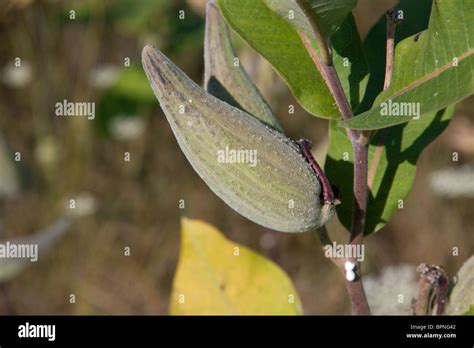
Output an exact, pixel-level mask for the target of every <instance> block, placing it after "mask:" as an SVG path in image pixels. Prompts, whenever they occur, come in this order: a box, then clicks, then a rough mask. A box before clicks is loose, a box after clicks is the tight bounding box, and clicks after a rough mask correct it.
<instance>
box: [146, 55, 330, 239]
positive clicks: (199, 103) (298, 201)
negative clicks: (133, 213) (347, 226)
mask: <svg viewBox="0 0 474 348" xmlns="http://www.w3.org/2000/svg"><path fill="white" fill-rule="evenodd" d="M142 64H143V67H144V70H145V72H146V75H147V77H148V79H149V80H150V83H151V87H152V89H153V91H154V93H155V95H156V97H157V99H158V101H159V102H160V105H161V108H162V109H163V111H164V113H165V115H166V118H167V120H168V122H169V124H170V126H171V128H172V130H173V133H174V135H175V137H176V139H177V141H178V144H179V146H180V147H181V150H182V151H183V152H184V154H185V156H186V158H187V159H188V161H189V162H190V163H191V165H192V166H193V168H194V170H195V171H196V172H197V173H198V174H199V176H200V177H201V178H202V179H203V180H204V181H205V182H206V184H207V185H208V186H209V187H210V188H211V190H212V191H214V193H215V194H217V195H218V196H219V197H220V198H221V199H222V200H224V202H226V203H227V204H228V205H229V206H230V207H231V208H233V209H235V210H236V211H237V212H238V213H240V214H241V215H243V216H245V217H246V218H248V219H250V220H252V221H254V222H256V223H258V224H260V225H262V226H265V227H268V228H271V229H274V230H277V231H282V232H305V231H309V230H312V229H314V228H317V227H320V226H322V225H324V224H325V223H326V222H327V221H328V220H329V219H330V218H331V217H332V216H333V215H334V212H335V209H334V205H333V204H332V203H327V204H323V203H322V200H321V184H320V182H319V180H318V178H317V177H316V175H315V174H314V172H313V171H312V169H311V168H310V166H309V164H308V163H307V162H306V160H305V159H304V158H303V157H302V155H301V153H300V150H299V147H298V146H297V145H296V144H295V143H294V142H293V141H291V140H290V139H288V138H286V137H285V136H284V135H283V134H281V133H280V132H278V131H276V130H274V129H272V128H270V127H268V126H267V125H265V124H264V123H262V122H260V121H259V120H258V119H256V118H255V117H253V116H251V115H249V114H247V113H246V112H243V111H241V110H239V109H237V108H235V107H233V106H231V105H229V104H227V103H225V102H223V101H221V100H219V99H217V98H216V97H214V96H212V95H210V94H209V93H207V92H206V91H204V90H203V89H202V88H200V87H199V86H198V85H197V84H195V83H194V82H193V81H192V80H191V79H190V78H189V77H188V76H187V75H186V74H185V73H184V72H182V71H181V70H180V69H179V68H178V67H177V66H176V65H174V64H173V63H172V62H171V61H170V60H169V59H168V58H167V57H166V56H165V55H163V54H162V53H161V52H160V51H158V50H156V49H154V48H153V47H151V46H145V48H144V49H143V52H142Z"/></svg>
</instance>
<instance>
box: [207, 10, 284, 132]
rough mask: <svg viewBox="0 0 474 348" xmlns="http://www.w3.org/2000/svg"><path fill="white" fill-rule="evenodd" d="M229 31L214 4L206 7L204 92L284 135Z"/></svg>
mask: <svg viewBox="0 0 474 348" xmlns="http://www.w3.org/2000/svg"><path fill="white" fill-rule="evenodd" d="M229 34H230V33H229V28H228V26H227V23H226V22H225V21H224V19H223V18H222V16H221V14H220V12H219V9H218V7H217V5H216V3H215V2H214V1H209V2H208V3H207V7H206V34H205V40H204V88H205V89H206V90H207V91H208V92H209V93H210V94H212V95H213V96H215V97H217V98H219V99H221V100H223V101H225V102H227V103H228V104H230V105H232V106H235V107H238V108H239V109H241V110H243V111H246V112H248V113H249V114H251V115H253V116H255V117H256V118H258V119H259V120H260V121H262V122H264V123H266V124H267V125H269V126H270V127H272V128H275V129H277V130H279V131H280V132H283V130H282V128H281V126H280V124H279V123H278V121H277V119H276V118H275V116H274V115H273V113H272V110H271V109H270V107H269V106H268V104H267V103H266V102H265V100H264V99H263V97H262V95H261V94H260V92H259V90H258V89H257V87H256V86H255V85H254V84H253V82H252V80H251V79H250V77H249V76H248V75H247V73H246V71H245V70H244V68H243V67H242V65H241V64H240V62H238V64H237V65H236V64H235V60H236V59H238V58H237V56H236V54H235V52H234V48H233V46H232V42H231V40H230V35H229Z"/></svg>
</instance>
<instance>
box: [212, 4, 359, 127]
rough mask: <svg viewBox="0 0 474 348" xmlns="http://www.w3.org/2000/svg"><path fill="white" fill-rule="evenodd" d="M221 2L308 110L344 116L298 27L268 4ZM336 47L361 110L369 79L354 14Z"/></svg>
mask: <svg viewBox="0 0 474 348" xmlns="http://www.w3.org/2000/svg"><path fill="white" fill-rule="evenodd" d="M218 3H219V7H220V9H221V12H222V14H223V16H224V17H225V19H226V20H227V22H228V24H229V25H230V26H231V28H232V29H234V30H235V31H236V32H237V33H238V34H239V35H240V36H241V37H242V38H243V39H244V40H245V41H246V42H247V44H249V45H250V46H251V47H252V48H253V49H255V50H256V51H257V52H258V53H259V54H261V55H262V56H263V57H264V58H266V59H267V60H268V61H269V62H270V64H272V66H273V68H274V69H275V70H276V71H277V72H278V73H279V74H280V76H281V77H282V78H283V80H284V81H285V82H286V83H287V85H288V87H289V88H290V90H291V92H292V93H293V95H294V96H295V98H296V99H297V100H298V102H299V103H300V104H301V105H302V107H303V108H304V109H305V110H306V111H307V112H309V113H310V114H312V115H314V116H318V117H323V118H339V116H340V113H339V110H338V109H337V107H336V103H335V101H334V98H333V96H332V95H331V93H330V91H329V89H328V88H327V86H326V83H325V82H324V80H323V78H322V76H321V74H320V73H319V71H318V68H317V67H316V65H315V63H314V62H313V60H312V58H311V55H310V53H309V52H308V50H307V49H306V47H305V44H304V43H303V41H302V37H301V36H300V33H299V32H298V31H297V30H296V28H295V27H294V26H293V25H292V24H290V23H289V22H287V21H286V20H285V19H283V18H282V17H281V16H280V15H278V14H277V13H275V12H274V11H272V10H271V9H269V8H268V7H267V6H266V5H265V1H264V0H242V1H240V0H239V1H236V0H219V1H218ZM295 8H296V7H295ZM301 35H304V34H301ZM305 37H306V36H305ZM309 40H310V42H311V49H312V50H313V51H317V45H316V43H315V40H314V39H312V38H311V37H309ZM332 43H333V49H334V51H333V53H334V64H335V66H336V69H337V71H338V74H339V76H340V79H341V83H342V84H343V87H344V90H345V92H346V95H348V96H350V99H351V105H352V106H353V107H356V106H357V105H358V104H359V95H361V91H362V92H363V91H364V89H365V87H364V81H362V80H363V78H364V77H365V76H366V75H367V65H366V62H365V57H364V54H363V50H362V47H361V43H360V38H359V35H358V32H357V29H356V27H355V23H354V20H353V18H352V16H348V18H347V19H346V20H345V21H344V23H343V24H342V25H341V29H340V30H338V31H337V32H336V33H335V34H334V36H333V38H332Z"/></svg>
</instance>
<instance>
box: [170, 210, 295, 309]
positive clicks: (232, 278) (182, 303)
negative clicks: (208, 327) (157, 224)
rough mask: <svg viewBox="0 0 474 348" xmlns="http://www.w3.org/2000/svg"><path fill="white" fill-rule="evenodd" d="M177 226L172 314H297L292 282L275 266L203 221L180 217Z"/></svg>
mask: <svg viewBox="0 0 474 348" xmlns="http://www.w3.org/2000/svg"><path fill="white" fill-rule="evenodd" d="M181 224H182V227H181V254H180V258H179V263H178V267H177V270H176V274H175V278H174V281H173V292H172V295H171V304H170V313H171V314H174V315H203V314H205V315H298V314H301V302H300V300H299V298H298V294H297V293H296V290H295V288H294V287H293V285H292V283H291V280H290V278H289V277H288V275H286V274H285V272H283V271H282V270H281V269H280V267H278V266H277V265H276V264H275V263H273V262H272V261H270V260H268V259H266V258H264V257H263V256H260V255H258V254H256V253H255V252H253V251H251V250H250V249H248V248H246V247H244V246H242V245H240V244H237V243H234V242H232V241H230V240H228V239H226V238H225V237H224V236H223V235H222V234H221V232H220V231H219V230H217V229H216V228H215V227H213V226H211V225H209V224H207V223H205V222H203V221H199V220H191V219H186V218H183V219H182V220H181Z"/></svg>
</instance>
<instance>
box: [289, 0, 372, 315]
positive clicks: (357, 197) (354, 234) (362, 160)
mask: <svg viewBox="0 0 474 348" xmlns="http://www.w3.org/2000/svg"><path fill="white" fill-rule="evenodd" d="M305 3H306V2H305V1H304V0H301V1H298V4H300V6H302V8H303V10H304V12H305V15H306V16H307V17H308V20H309V21H310V23H311V25H312V28H313V31H314V32H315V38H316V41H317V43H318V48H319V51H320V53H322V56H321V59H319V57H318V56H317V54H316V52H315V51H314V49H313V47H312V45H311V42H310V40H309V39H308V38H307V37H306V35H304V34H303V33H299V35H300V37H301V39H302V41H303V44H304V45H305V47H306V49H307V50H308V52H309V54H310V56H311V58H312V60H313V61H314V63H315V65H316V67H317V68H318V70H319V72H320V74H321V76H322V77H323V79H324V81H325V82H326V85H327V86H328V88H329V90H330V91H331V94H332V95H333V97H334V99H335V101H336V105H337V107H338V109H339V112H340V113H341V116H342V117H343V118H344V119H349V118H351V117H353V114H352V108H351V106H350V104H349V102H348V100H347V97H346V95H345V93H344V89H343V88H342V84H341V81H340V79H339V75H338V74H337V71H336V69H335V67H334V65H333V62H332V57H331V50H330V49H329V45H328V43H327V42H326V41H325V40H323V39H321V32H320V30H319V25H317V19H316V18H315V17H314V16H312V14H311V11H309V10H308V9H307V7H305V5H304V4H305ZM349 134H350V138H351V142H352V146H353V149H354V186H353V194H354V199H353V209H352V226H351V233H350V238H349V243H350V244H351V245H362V244H363V238H364V229H365V215H366V207H367V196H368V188H367V166H368V138H367V135H366V133H364V132H362V131H357V130H352V129H351V130H349ZM348 261H349V260H348ZM350 261H351V262H352V263H353V264H355V265H356V269H355V271H356V274H357V278H356V279H355V280H353V281H349V280H348V281H346V287H347V291H348V293H349V298H350V300H351V304H352V313H353V314H355V315H369V314H370V309H369V305H368V302H367V298H366V296H365V292H364V287H363V285H362V281H361V269H360V268H361V265H360V262H358V261H357V260H356V259H352V260H350Z"/></svg>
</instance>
